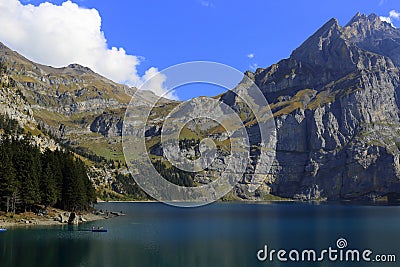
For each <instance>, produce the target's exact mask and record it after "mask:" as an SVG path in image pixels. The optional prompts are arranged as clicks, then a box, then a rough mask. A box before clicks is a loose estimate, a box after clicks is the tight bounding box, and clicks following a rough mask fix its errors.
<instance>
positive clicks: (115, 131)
mask: <svg viewBox="0 0 400 267" xmlns="http://www.w3.org/2000/svg"><path fill="white" fill-rule="evenodd" d="M90 130H91V131H92V132H94V133H101V134H102V135H104V136H106V137H113V136H121V134H122V117H120V116H119V115H114V114H102V115H100V116H98V117H96V118H95V119H94V121H93V122H92V124H91V125H90Z"/></svg>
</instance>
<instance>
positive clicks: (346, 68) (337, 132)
mask: <svg viewBox="0 0 400 267" xmlns="http://www.w3.org/2000/svg"><path fill="white" fill-rule="evenodd" d="M399 36H400V31H399V30H398V29H395V28H393V27H391V26H390V25H389V24H388V23H386V22H382V21H380V19H379V17H377V16H376V15H374V14H372V15H370V16H365V15H360V14H357V15H356V16H355V17H354V18H353V19H352V20H351V21H350V22H349V23H348V24H347V25H346V26H345V27H341V26H340V25H339V24H338V23H337V21H336V20H334V19H332V20H330V21H329V22H327V23H326V24H325V25H324V26H323V27H322V28H321V29H319V30H318V31H317V32H316V33H315V34H314V35H313V36H311V37H310V38H309V39H307V40H306V41H305V42H304V43H303V44H302V45H301V46H300V47H299V48H297V49H296V50H295V51H294V52H293V53H292V55H291V57H290V58H289V59H285V60H282V61H281V62H279V63H278V64H275V65H273V66H271V67H269V68H267V69H258V70H257V71H256V73H254V74H252V75H249V77H251V76H253V77H254V81H255V82H256V83H257V84H258V86H259V87H260V88H261V89H262V90H263V92H264V94H265V95H266V97H267V98H268V100H269V102H270V104H271V108H272V110H273V112H274V117H275V122H276V127H277V136H278V139H277V140H278V143H277V154H276V160H275V163H274V165H273V166H272V168H271V170H270V173H269V178H268V179H267V180H266V181H265V184H266V185H267V186H268V187H269V188H270V192H271V193H272V194H275V195H278V196H282V197H288V198H298V199H304V200H309V199H376V198H379V197H382V196H389V197H393V196H394V198H397V196H398V194H400V176H399V168H400V162H399V156H400V152H399V149H398V146H399V145H400V143H399V142H398V137H397V135H398V133H399V126H400V118H399V111H400V110H399V107H400V106H399V104H400V102H399V97H398V95H399V89H400V82H399V69H398V66H399V62H400V61H399V55H400V53H398V51H400V50H399V49H400V42H399V40H400V39H399ZM309 89H312V90H314V91H315V93H314V92H313V91H309ZM305 96H307V98H306V97H305Z"/></svg>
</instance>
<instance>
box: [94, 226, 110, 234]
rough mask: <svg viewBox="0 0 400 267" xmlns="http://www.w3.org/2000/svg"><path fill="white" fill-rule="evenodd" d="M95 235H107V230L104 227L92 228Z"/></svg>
mask: <svg viewBox="0 0 400 267" xmlns="http://www.w3.org/2000/svg"><path fill="white" fill-rule="evenodd" d="M92 232H93V233H107V229H106V228H103V227H98V228H94V227H92Z"/></svg>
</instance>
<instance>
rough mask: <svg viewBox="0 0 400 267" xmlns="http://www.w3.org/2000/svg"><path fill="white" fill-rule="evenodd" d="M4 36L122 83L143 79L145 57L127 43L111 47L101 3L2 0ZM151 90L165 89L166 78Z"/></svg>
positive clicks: (40, 55) (51, 59) (44, 57)
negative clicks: (91, 5) (140, 69)
mask: <svg viewBox="0 0 400 267" xmlns="http://www.w3.org/2000/svg"><path fill="white" fill-rule="evenodd" d="M0 14H1V16H0V25H1V30H0V41H2V42H4V43H5V44H6V45H8V46H9V47H10V48H12V49H14V50H17V51H18V52H20V53H21V54H23V55H24V56H26V57H28V58H29V59H31V60H33V61H35V62H38V63H42V64H46V65H51V66H55V67H62V66H66V65H68V64H71V63H78V64H81V65H84V66H87V67H89V68H91V69H93V70H94V71H95V72H98V73H99V74H101V75H103V76H105V77H107V78H109V79H111V80H113V81H116V82H120V83H125V84H128V85H131V86H139V85H140V84H142V83H143V82H144V81H145V80H146V79H147V78H148V75H149V74H150V73H152V74H154V73H156V72H157V69H156V68H150V69H149V70H148V71H147V72H146V74H145V75H144V76H143V77H140V76H139V75H138V73H137V70H136V67H137V66H138V65H139V64H140V61H141V58H140V57H138V56H134V55H129V54H127V53H126V51H125V50H124V49H123V48H117V47H112V48H111V49H110V48H108V45H107V40H106V38H105V36H104V33H103V32H102V31H101V17H100V14H99V12H98V11H97V10H96V9H87V8H83V7H80V6H78V5H77V4H76V3H72V2H71V1H66V2H64V3H62V4H61V5H54V4H51V3H47V2H46V3H42V4H40V5H39V6H33V5H30V4H22V3H21V2H20V1H18V0H0ZM152 86H153V87H152V88H147V89H150V90H151V91H153V92H155V93H157V94H162V93H163V92H164V91H165V90H164V89H163V87H162V80H160V79H159V83H157V82H155V81H154V82H152Z"/></svg>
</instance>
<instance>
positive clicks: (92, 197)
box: [0, 116, 96, 214]
mask: <svg viewBox="0 0 400 267" xmlns="http://www.w3.org/2000/svg"><path fill="white" fill-rule="evenodd" d="M0 131H2V135H1V139H0V210H1V211H3V212H7V213H12V214H15V213H20V212H26V211H35V209H37V208H38V207H44V208H47V207H57V208H60V209H62V210H68V211H88V210H89V208H90V205H91V204H92V203H94V202H95V201H96V191H95V188H94V186H93V184H92V182H91V181H90V180H89V178H88V176H87V170H86V166H85V164H84V163H83V162H82V161H81V160H80V159H79V158H77V157H75V156H74V155H73V154H72V153H71V152H69V151H68V150H65V149H62V150H55V151H50V150H45V151H43V152H41V150H40V149H39V148H38V147H37V146H35V145H33V144H32V143H31V142H30V141H29V140H30V137H29V134H28V135H27V134H22V135H21V134H19V133H21V132H23V130H21V128H20V127H19V125H18V123H16V122H15V121H13V120H11V119H9V118H7V117H5V116H0Z"/></svg>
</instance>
